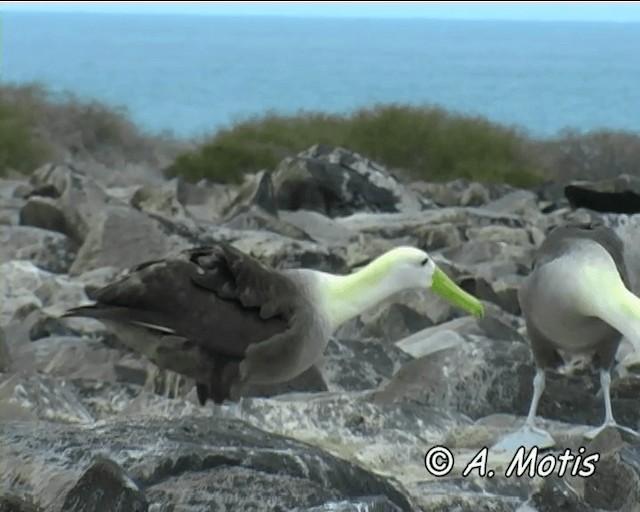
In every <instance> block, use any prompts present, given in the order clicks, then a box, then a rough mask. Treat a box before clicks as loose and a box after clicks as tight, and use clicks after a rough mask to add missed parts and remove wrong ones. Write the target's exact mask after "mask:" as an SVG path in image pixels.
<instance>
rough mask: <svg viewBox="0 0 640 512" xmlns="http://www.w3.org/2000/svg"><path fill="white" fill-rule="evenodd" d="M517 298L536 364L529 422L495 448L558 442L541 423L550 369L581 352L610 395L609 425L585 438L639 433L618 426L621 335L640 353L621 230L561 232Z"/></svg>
mask: <svg viewBox="0 0 640 512" xmlns="http://www.w3.org/2000/svg"><path fill="white" fill-rule="evenodd" d="M518 299H519V302H520V306H521V308H522V312H523V315H524V318H525V322H526V327H527V333H528V335H529V340H530V342H531V349H532V352H533V356H534V359H535V362H536V365H537V368H536V374H535V377H534V380H533V396H532V399H531V404H530V407H529V414H528V415H527V419H526V422H525V424H524V426H523V427H522V428H521V429H520V430H519V431H517V432H515V433H514V434H511V435H510V436H507V437H505V438H503V439H502V440H501V441H499V442H498V443H497V444H496V445H495V446H494V449H496V450H505V451H513V450H515V449H517V448H518V447H519V446H527V447H532V446H538V447H539V448H546V447H550V446H553V445H554V444H555V442H554V441H553V439H552V438H551V436H550V435H549V434H548V433H547V432H546V431H544V430H542V429H540V428H536V427H535V417H536V411H537V408H538V402H539V400H540V397H541V396H542V393H543V391H544V388H545V370H556V369H559V368H560V367H561V366H563V364H564V363H566V362H567V361H568V360H570V359H571V358H573V357H576V356H587V357H589V356H590V357H591V363H592V365H593V367H594V368H595V369H598V370H599V372H600V385H601V388H602V393H603V395H604V405H605V419H604V423H603V424H602V425H601V426H600V427H598V428H596V429H593V430H590V431H588V432H586V433H585V437H586V438H589V439H592V438H594V437H595V436H596V435H597V434H598V433H599V432H601V431H602V430H604V429H605V428H607V427H617V428H620V429H623V430H625V431H629V432H632V433H634V434H635V432H633V431H632V430H630V429H627V428H626V427H622V426H620V425H618V424H617V423H616V421H615V419H614V417H613V412H612V410H611V395H610V384H611V374H610V371H611V367H612V366H613V363H614V361H615V356H616V352H617V349H618V346H619V344H620V342H621V341H622V337H623V336H624V337H626V338H627V339H628V340H629V341H630V342H631V344H632V345H633V347H634V349H635V356H636V357H637V354H640V298H638V297H637V296H636V295H634V294H633V293H632V292H631V291H630V290H629V279H628V272H627V267H626V265H625V260H624V253H623V243H622V241H621V239H620V238H619V237H618V236H617V235H616V233H615V231H614V230H612V229H610V228H607V227H604V226H597V227H593V226H590V225H584V226H573V225H572V226H563V227H558V228H556V229H554V230H553V231H552V232H551V233H550V234H549V235H548V236H547V238H546V239H545V240H544V242H543V243H542V244H541V246H540V248H539V249H538V253H537V255H536V261H535V264H534V268H533V271H532V272H531V274H530V275H529V276H528V277H527V279H526V280H525V281H524V283H523V285H522V286H521V288H520V290H519V292H518ZM630 359H633V358H630ZM625 362H626V361H623V364H624V363H625ZM632 362H635V361H632Z"/></svg>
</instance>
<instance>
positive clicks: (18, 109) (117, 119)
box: [0, 84, 187, 171]
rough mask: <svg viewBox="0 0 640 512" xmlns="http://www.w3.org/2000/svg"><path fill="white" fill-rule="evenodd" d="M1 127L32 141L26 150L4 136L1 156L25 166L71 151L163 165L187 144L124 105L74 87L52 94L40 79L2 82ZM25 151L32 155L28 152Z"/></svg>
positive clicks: (109, 160) (115, 161)
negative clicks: (139, 122) (151, 127)
mask: <svg viewBox="0 0 640 512" xmlns="http://www.w3.org/2000/svg"><path fill="white" fill-rule="evenodd" d="M5 111H6V112H8V114H7V113H5ZM0 130H1V131H2V134H3V141H5V140H7V137H15V138H16V139H18V140H21V141H23V142H22V144H23V146H24V145H29V151H27V150H26V149H25V150H21V149H20V147H19V145H16V144H13V143H12V144H9V141H8V140H7V142H0V155H2V157H3V160H4V159H9V160H11V161H19V162H22V164H21V167H20V169H22V170H26V171H30V170H33V165H34V163H35V162H37V163H42V161H43V159H45V158H46V159H50V160H51V161H53V162H54V163H60V162H63V161H65V160H66V158H67V156H68V155H69V154H70V155H73V156H74V157H75V158H79V159H82V158H87V159H91V160H93V161H96V162H99V163H102V164H104V165H106V166H107V167H116V166H121V165H125V164H129V163H134V164H147V165H149V166H152V167H165V166H166V165H168V164H169V163H170V162H171V161H173V159H174V158H175V155H176V154H177V153H179V150H184V147H186V146H187V144H184V143H182V144H181V143H179V142H178V141H176V140H175V139H173V138H172V137H171V136H169V135H163V136H151V135H148V134H145V133H144V132H143V131H141V130H140V129H139V128H138V127H137V126H136V125H135V124H134V123H133V121H131V119H130V117H129V115H128V113H127V111H126V110H124V109H118V108H113V107H110V106H108V105H104V104H102V103H99V102H97V101H90V100H83V99H80V98H78V97H77V96H75V95H74V94H71V93H64V94H57V95H52V94H50V93H49V92H47V90H46V89H45V88H43V87H42V86H40V85H37V84H29V85H20V86H13V85H3V86H1V87H0ZM26 154H32V155H33V158H31V159H27V158H25V155H26Z"/></svg>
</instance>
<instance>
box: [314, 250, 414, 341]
mask: <svg viewBox="0 0 640 512" xmlns="http://www.w3.org/2000/svg"><path fill="white" fill-rule="evenodd" d="M392 273H393V272H392V265H391V262H390V261H388V260H387V259H386V258H384V256H383V257H380V258H378V259H376V260H374V261H372V262H371V263H369V264H368V265H367V266H366V267H364V268H362V269H360V270H358V271H357V272H354V273H352V274H349V275H333V274H327V273H324V272H317V273H316V276H317V279H318V288H319V291H320V295H321V296H322V300H323V302H324V307H325V311H326V314H327V317H328V320H329V323H330V324H331V328H332V329H336V328H337V327H339V326H340V325H342V324H343V323H344V322H346V321H347V320H350V319H351V318H353V317H355V316H357V315H359V314H360V313H362V312H363V311H366V310H367V309H370V308H371V307H373V306H375V305H376V304H378V303H380V302H382V301H383V300H384V299H386V298H388V297H390V296H391V295H393V294H395V293H397V292H399V291H401V290H403V289H405V288H406V287H407V286H406V285H403V284H402V282H401V281H399V280H397V279H393V276H392Z"/></svg>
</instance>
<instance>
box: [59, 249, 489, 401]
mask: <svg viewBox="0 0 640 512" xmlns="http://www.w3.org/2000/svg"><path fill="white" fill-rule="evenodd" d="M408 288H422V289H425V288H431V289H432V290H433V291H434V292H435V293H437V294H439V295H441V296H442V297H443V298H445V299H447V300H449V301H450V302H451V303H453V304H455V305H457V306H459V307H461V308H463V309H465V310H466V311H468V312H469V313H471V314H473V315H475V316H482V315H483V313H484V309H483V306H482V303H481V302H480V301H478V300H477V299H476V298H475V297H473V296H471V295H469V294H468V293H466V292H465V291H464V290H462V289H460V288H459V287H458V286H456V284H455V283H454V282H453V281H451V280H450V279H449V278H448V277H447V276H446V275H445V274H444V272H443V271H442V270H440V269H439V268H438V267H437V266H436V265H435V264H434V262H433V260H431V259H430V258H429V256H428V255H427V253H426V252H424V251H421V250H419V249H415V248H412V247H399V248H396V249H392V250H390V251H389V252H387V253H385V254H383V255H382V256H380V257H378V258H377V259H375V260H373V261H372V262H371V263H369V264H368V265H366V266H365V267H363V268H362V269H360V270H358V271H357V272H354V273H352V274H349V275H344V276H343V275H332V274H328V273H325V272H320V271H315V270H310V269H291V270H282V271H279V270H274V269H269V268H266V267H265V266H263V265H262V264H260V263H259V262H257V261H256V260H254V259H252V258H251V257H249V256H247V255H245V254H244V253H242V252H240V251H238V250H237V249H234V248H233V247H231V246H229V245H225V244H221V245H219V246H215V247H213V248H206V249H195V250H191V251H187V252H186V253H185V258H184V259H168V260H163V261H154V262H149V263H145V264H142V265H139V266H138V267H136V268H134V269H132V270H131V271H130V272H129V273H128V274H127V275H126V276H125V277H124V278H122V279H121V280H119V281H117V282H115V283H113V284H111V285H108V286H106V287H104V288H102V289H101V290H99V291H98V292H96V294H95V296H94V298H95V300H96V303H95V304H94V305H91V306H83V307H78V308H75V309H72V310H70V311H68V312H67V313H65V316H84V317H91V318H96V319H98V320H100V321H103V322H104V323H105V324H107V325H109V326H111V327H112V328H113V329H114V330H115V332H116V334H117V335H118V336H119V337H120V339H121V340H122V341H123V343H125V344H126V345H127V346H129V347H130V348H132V349H133V350H134V351H137V352H139V353H142V354H144V355H146V356H147V357H148V358H149V359H150V360H151V361H153V362H154V363H155V364H156V365H158V366H159V367H162V368H166V369H170V370H173V371H175V372H177V373H180V374H182V375H185V376H187V377H191V378H193V379H194V380H195V381H196V383H197V392H198V399H199V401H200V403H201V404H204V403H205V402H206V400H207V399H208V398H211V399H212V400H213V401H215V402H222V401H223V400H224V399H232V400H235V399H238V398H239V397H240V396H242V394H243V392H244V391H246V386H248V385H250V384H271V383H279V382H285V381H287V380H290V379H292V378H294V377H295V376H297V375H299V374H300V373H302V372H303V371H304V370H306V369H307V368H309V367H310V366H311V365H313V364H314V363H315V362H316V361H317V359H318V358H319V357H320V356H321V354H322V353H323V351H324V349H325V347H326V346H327V343H328V341H329V337H330V335H331V333H332V332H333V331H334V330H335V329H336V328H337V327H338V326H339V325H340V324H342V323H344V322H345V321H347V320H349V319H350V318H353V317H354V316H356V315H358V314H360V313H361V312H363V311H364V310H366V309H367V308H369V307H371V306H374V305H375V304H377V303H379V302H380V301H382V300H383V299H385V298H387V297H389V296H391V295H393V294H394V293H396V292H399V291H401V290H404V289H408Z"/></svg>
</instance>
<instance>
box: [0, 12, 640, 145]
mask: <svg viewBox="0 0 640 512" xmlns="http://www.w3.org/2000/svg"><path fill="white" fill-rule="evenodd" d="M1 23H2V31H1V37H2V41H1V50H2V71H1V80H2V82H3V83H23V82H30V81H39V82H41V83H42V84H44V85H45V86H47V87H48V88H49V89H50V90H52V91H54V92H61V91H65V90H68V91H72V92H74V93H76V94H78V95H80V96H82V97H85V98H91V99H97V100H100V101H103V102H106V103H108V104H111V105H114V106H123V107H126V108H127V109H128V111H129V112H130V114H131V116H132V118H133V119H134V121H136V122H137V123H138V124H139V125H140V126H142V127H143V128H145V129H146V130H148V131H150V132H160V131H163V130H170V131H172V132H173V133H174V134H176V135H178V136H182V137H191V136H198V135H202V134H207V133H211V132H213V131H215V130H216V129H218V128H220V127H224V126H228V125H229V124H231V123H233V122H235V121H237V120H240V119H245V118H247V117H250V116H254V115H261V114H264V113H265V112H267V111H276V112H280V113H294V112H297V111H299V110H312V111H325V112H336V113H348V112H351V111H353V110H354V109H357V108H360V107H369V106H372V105H374V104H376V103H409V104H413V105H439V106H443V107H445V108H447V109H451V110H453V111H457V112H460V113H465V114H479V115H483V116H485V117H487V118H489V119H491V120H493V121H497V122H500V123H505V124H510V125H518V126H520V127H522V128H524V129H525V130H527V131H528V132H529V133H531V134H532V135H534V136H539V137H547V136H553V135H555V134H557V133H558V131H559V130H562V129H564V128H567V127H572V128H577V129H580V130H592V129H597V128H609V129H621V130H633V131H637V132H640V58H639V57H638V55H639V54H640V23H585V22H571V23H570V22H490V21H468V22H465V21H435V20H381V19H375V20H374V19H371V20H365V19H319V18H318V19H311V18H308V19H304V18H271V17H263V18H258V17H256V18H250V17H237V18H233V17H205V16H167V15H135V14H128V15H112V14H109V15H106V14H52V13H47V14H44V13H38V14H35V13H30V14H27V13H15V12H10V13H2V15H1Z"/></svg>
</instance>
